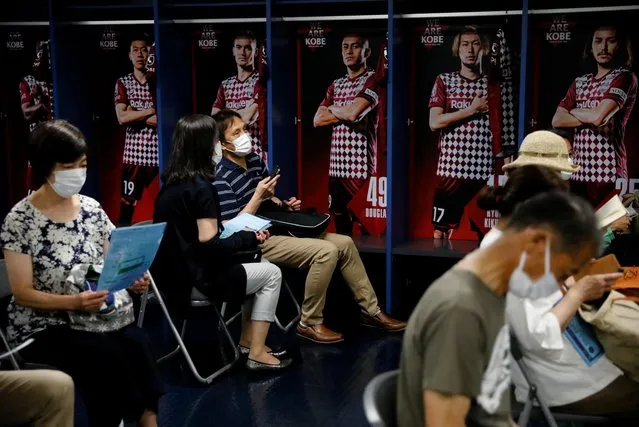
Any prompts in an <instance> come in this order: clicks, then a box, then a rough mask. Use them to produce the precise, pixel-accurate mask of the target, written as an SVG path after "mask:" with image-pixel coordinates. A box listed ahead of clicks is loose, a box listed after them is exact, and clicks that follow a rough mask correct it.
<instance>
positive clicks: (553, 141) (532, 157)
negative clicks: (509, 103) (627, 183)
mask: <svg viewBox="0 0 639 427" xmlns="http://www.w3.org/2000/svg"><path fill="white" fill-rule="evenodd" d="M567 136H568V135H566V133H565V130H563V129H561V128H559V129H553V130H552V131H547V130H538V131H535V132H531V133H529V134H528V135H527V136H526V138H524V140H523V141H522V143H521V146H520V147H519V156H518V157H517V160H515V161H514V162H511V163H509V164H507V165H505V166H504V167H503V169H504V172H506V173H507V174H509V175H510V174H511V173H512V172H513V171H514V170H516V169H518V168H521V167H523V166H526V165H537V166H543V167H544V168H548V169H550V170H552V171H554V172H555V173H557V174H559V175H561V178H562V179H564V180H566V181H568V180H570V179H571V177H572V175H573V173H575V172H577V171H579V170H580V168H581V166H579V165H577V164H575V163H573V161H572V158H571V153H572V147H571V145H570V141H569V140H568V139H567ZM485 191H489V192H490V191H493V190H491V189H490V188H487V189H486V190H485ZM485 191H484V192H485ZM601 213H602V212H601V209H600V210H598V211H597V214H598V215H600V214H601ZM630 224H631V218H630V217H629V216H628V215H622V216H617V217H616V219H615V220H614V221H612V222H605V223H602V224H600V225H601V229H602V232H603V233H604V249H605V251H606V252H607V253H612V252H615V251H616V252H617V253H618V252H619V251H620V249H619V248H618V247H619V246H623V245H619V244H618V243H619V241H617V242H616V243H617V244H615V245H613V242H614V240H615V239H616V237H617V236H619V235H621V234H624V233H626V232H628V230H629V229H630ZM622 240H628V239H622ZM632 243H634V242H632ZM633 246H634V244H633ZM615 247H617V248H615ZM633 264H634V262H633Z"/></svg>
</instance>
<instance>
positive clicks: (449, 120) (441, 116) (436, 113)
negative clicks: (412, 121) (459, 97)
mask: <svg viewBox="0 0 639 427" xmlns="http://www.w3.org/2000/svg"><path fill="white" fill-rule="evenodd" d="M474 114H475V113H473V112H472V111H470V109H468V108H465V109H463V110H458V111H455V112H453V113H444V109H443V108H441V107H433V108H431V109H430V117H429V124H430V129H431V130H438V129H443V128H446V127H448V126H450V125H453V124H455V123H457V122H461V121H462V120H466V119H467V118H469V117H471V116H473V115H474Z"/></svg>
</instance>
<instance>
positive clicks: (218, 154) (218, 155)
mask: <svg viewBox="0 0 639 427" xmlns="http://www.w3.org/2000/svg"><path fill="white" fill-rule="evenodd" d="M220 160H222V144H221V143H220V142H217V143H216V144H215V148H214V149H213V164H214V165H217V164H218V163H220Z"/></svg>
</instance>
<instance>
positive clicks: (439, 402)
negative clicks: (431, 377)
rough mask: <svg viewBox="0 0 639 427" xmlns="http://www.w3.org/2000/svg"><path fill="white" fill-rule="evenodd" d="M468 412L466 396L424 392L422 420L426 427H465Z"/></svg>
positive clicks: (468, 399)
mask: <svg viewBox="0 0 639 427" xmlns="http://www.w3.org/2000/svg"><path fill="white" fill-rule="evenodd" d="M469 410H470V398H468V397H467V396H463V395H461V394H448V393H441V392H439V391H434V390H426V391H424V420H425V421H426V426H428V427H465V426H466V415H468V411H469Z"/></svg>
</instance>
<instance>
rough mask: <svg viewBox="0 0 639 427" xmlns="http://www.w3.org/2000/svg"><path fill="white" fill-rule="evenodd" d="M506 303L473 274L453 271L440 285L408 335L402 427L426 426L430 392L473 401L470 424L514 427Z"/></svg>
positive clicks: (416, 314)
mask: <svg viewBox="0 0 639 427" xmlns="http://www.w3.org/2000/svg"><path fill="white" fill-rule="evenodd" d="M505 302H506V298H505V297H503V296H499V295H497V294H495V293H494V292H492V291H491V290H490V289H489V288H488V287H487V286H486V285H485V284H484V283H483V282H482V281H481V280H480V279H479V277H477V276H476V275H474V274H473V273H471V272H469V271H466V270H461V269H453V270H450V271H449V272H447V273H446V274H444V275H443V276H442V277H441V278H439V279H438V280H437V281H436V282H434V283H433V284H432V285H431V286H430V287H429V288H428V290H427V291H426V292H425V293H424V295H423V296H422V298H421V300H420V301H419V303H418V304H417V307H416V308H415V311H414V312H413V314H412V315H411V318H410V320H409V322H408V327H407V328H406V333H405V335H404V343H403V349H402V356H401V366H400V374H399V381H398V394H397V418H398V423H399V427H417V426H419V427H422V426H424V425H425V422H424V404H423V402H424V397H423V396H424V391H425V390H433V391H440V392H443V393H449V394H461V395H465V396H468V397H469V398H471V400H472V404H471V408H470V411H469V413H468V417H467V418H466V425H467V426H469V427H471V426H490V427H501V426H504V427H509V426H510V393H509V392H508V390H509V386H510V366H509V361H510V358H509V354H510V336H509V334H508V327H507V326H506V324H505V320H504V318H505V317H504V309H505Z"/></svg>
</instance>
